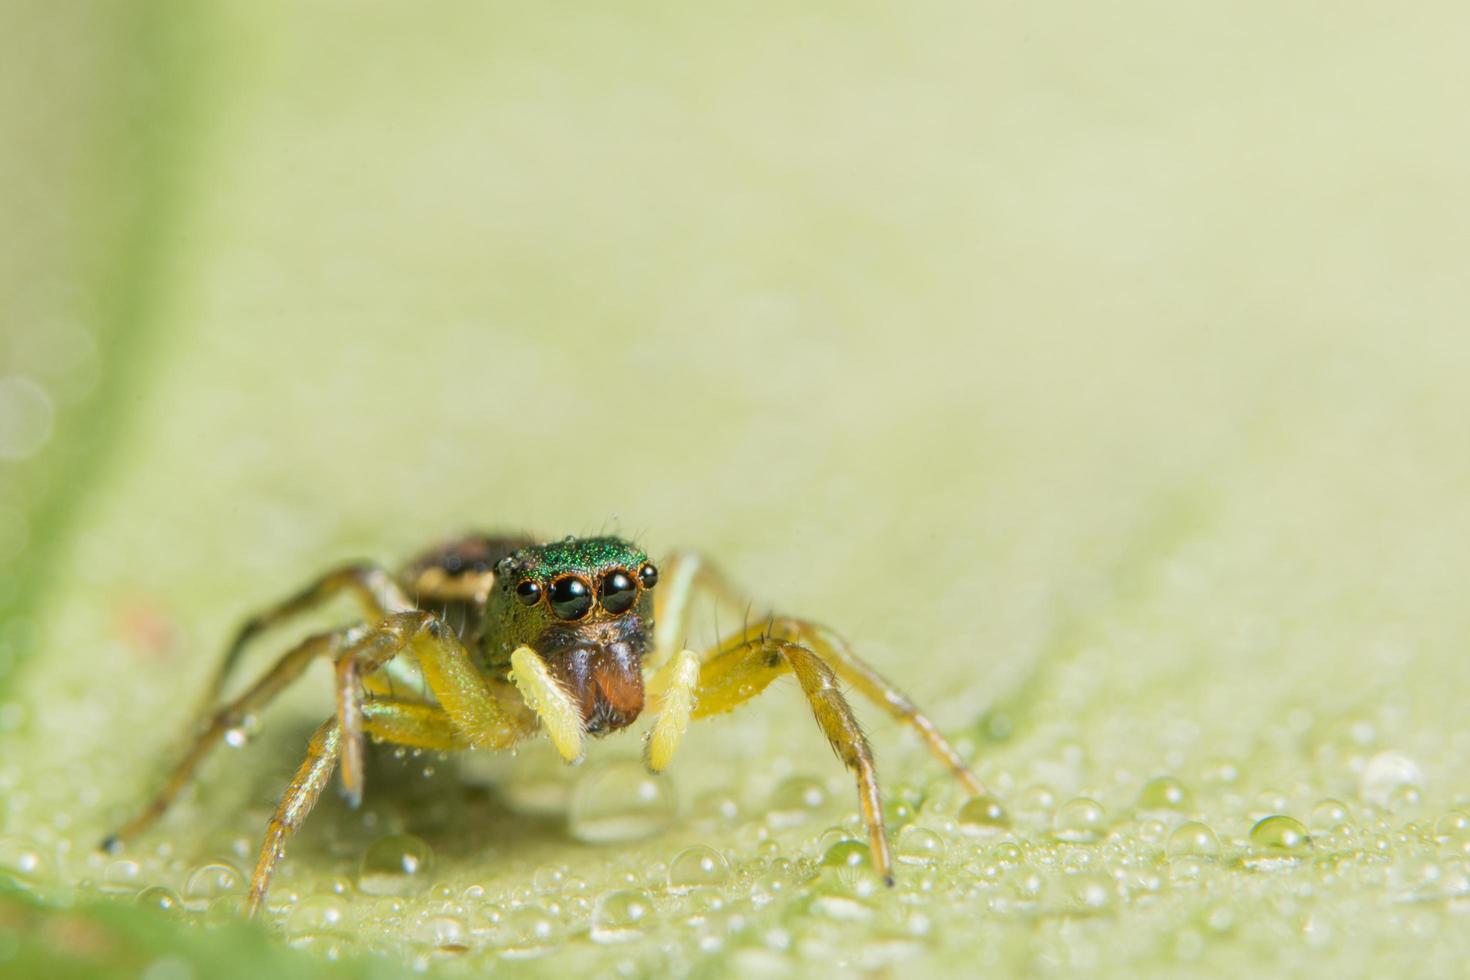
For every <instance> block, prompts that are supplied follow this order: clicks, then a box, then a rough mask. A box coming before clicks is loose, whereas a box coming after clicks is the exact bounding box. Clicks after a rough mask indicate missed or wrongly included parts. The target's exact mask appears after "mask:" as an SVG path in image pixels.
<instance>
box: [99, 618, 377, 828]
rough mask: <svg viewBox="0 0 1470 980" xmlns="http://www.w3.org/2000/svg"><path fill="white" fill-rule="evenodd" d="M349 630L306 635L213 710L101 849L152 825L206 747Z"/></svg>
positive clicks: (330, 649)
mask: <svg viewBox="0 0 1470 980" xmlns="http://www.w3.org/2000/svg"><path fill="white" fill-rule="evenodd" d="M350 632H351V631H350V630H335V631H333V632H330V633H318V634H317V635H315V636H309V637H307V638H306V639H305V640H303V641H301V642H300V643H298V644H297V645H296V646H294V647H292V648H291V649H290V650H289V651H287V652H286V653H285V654H284V655H283V656H282V657H281V659H280V660H278V661H276V664H275V666H274V667H272V668H271V669H270V670H269V671H267V672H266V674H265V675H264V676H263V677H261V679H260V680H258V681H256V682H255V684H254V685H253V686H251V687H250V688H249V689H248V690H247V691H245V692H244V693H243V694H241V695H240V696H239V697H237V698H236V699H235V700H234V701H231V702H230V703H229V704H227V705H225V706H224V707H222V708H220V709H219V710H217V711H216V712H215V713H214V715H213V717H212V718H211V719H210V720H209V723H208V724H207V725H205V726H204V727H203V728H202V730H201V731H199V733H198V734H197V735H196V736H195V738H194V743H193V745H192V746H190V748H189V751H188V752H187V753H185V755H184V758H183V759H182V760H180V762H179V764H178V765H177V766H176V767H175V768H174V771H173V773H172V774H171V775H170V776H169V778H168V781H167V782H165V783H164V784H163V788H162V789H160V790H159V791H158V793H157V795H155V796H154V797H153V800H152V802H150V803H149V804H148V806H147V807H145V808H144V809H143V811H142V812H140V813H139V814H138V815H137V816H135V817H134V818H133V819H132V820H129V821H128V822H127V823H125V824H123V826H122V827H120V828H119V829H118V830H117V832H116V833H114V834H112V835H111V836H110V837H108V838H107V839H106V840H104V841H103V842H102V849H103V850H106V851H113V850H116V849H117V848H118V846H119V845H121V844H122V843H123V842H124V841H128V840H132V839H133V838H134V837H137V836H138V835H139V834H140V833H142V832H143V831H145V830H147V829H148V828H149V827H150V826H152V825H153V824H154V822H156V821H157V820H158V818H159V817H161V816H163V814H164V812H165V811H166V810H168V808H169V807H170V806H172V805H173V803H174V801H175V800H177V799H178V796H179V794H180V793H181V792H183V789H184V787H185V786H187V785H188V784H189V780H190V779H192V778H193V776H194V772H195V770H197V769H198V768H199V764H200V763H202V762H203V761H204V758H205V756H207V755H208V754H209V751H210V750H211V749H213V748H214V747H215V746H216V745H218V744H219V743H220V742H221V740H223V739H224V737H225V734H226V733H227V732H228V731H229V730H230V729H232V728H237V727H238V726H239V725H240V724H241V723H242V722H243V721H244V720H245V716H246V715H248V714H250V713H251V712H254V711H259V710H260V709H261V708H263V707H265V706H266V705H267V704H269V703H270V701H271V700H272V699H273V698H274V697H275V696H276V695H277V694H279V693H281V691H283V690H285V688H286V687H287V686H288V685H289V684H290V683H291V682H292V681H294V680H296V679H297V678H298V677H300V676H301V674H302V673H303V672H304V671H305V670H306V668H307V666H308V665H309V664H310V663H311V662H312V661H313V660H314V659H316V658H317V657H321V656H330V655H331V654H332V653H333V652H335V650H336V649H337V648H338V647H339V646H340V645H341V644H342V643H343V642H344V641H345V640H346V638H347V636H348V634H349V633H350Z"/></svg>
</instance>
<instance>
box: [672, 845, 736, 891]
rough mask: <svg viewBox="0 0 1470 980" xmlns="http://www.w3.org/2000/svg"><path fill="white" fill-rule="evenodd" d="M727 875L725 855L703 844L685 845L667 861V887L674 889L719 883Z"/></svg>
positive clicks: (726, 878)
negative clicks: (671, 859) (672, 858)
mask: <svg viewBox="0 0 1470 980" xmlns="http://www.w3.org/2000/svg"><path fill="white" fill-rule="evenodd" d="M729 877H730V862H729V861H726V860H725V855H723V854H721V853H720V852H719V851H717V850H715V849H714V848H713V847H705V846H704V845H703V844H696V845H694V846H693V847H686V848H685V849H684V850H682V851H680V852H679V853H678V855H677V856H675V858H674V860H673V861H671V862H670V863H669V887H670V888H673V889H675V890H680V891H683V890H687V889H690V888H699V887H704V886H713V885H721V884H724V882H725V881H727V880H728V879H729Z"/></svg>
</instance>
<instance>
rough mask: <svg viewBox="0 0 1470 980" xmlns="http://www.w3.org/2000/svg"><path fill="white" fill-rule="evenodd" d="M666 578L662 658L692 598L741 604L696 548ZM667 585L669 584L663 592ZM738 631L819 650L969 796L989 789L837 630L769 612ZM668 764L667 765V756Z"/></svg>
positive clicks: (670, 737)
mask: <svg viewBox="0 0 1470 980" xmlns="http://www.w3.org/2000/svg"><path fill="white" fill-rule="evenodd" d="M663 578H664V582H662V583H660V593H661V594H660V595H659V597H658V602H659V603H660V605H658V606H656V608H655V623H656V625H655V637H656V640H657V643H658V644H659V647H658V650H659V653H660V655H661V656H662V657H664V658H667V657H669V656H670V655H671V654H672V651H673V648H674V644H675V642H676V641H677V638H678V637H680V636H681V635H682V634H683V632H684V630H685V629H686V628H687V624H688V619H689V615H690V611H691V608H692V605H693V598H694V596H695V595H696V594H697V593H699V592H701V591H704V592H708V593H710V594H711V595H713V596H714V598H715V599H716V600H717V601H718V602H719V603H722V604H723V605H725V606H734V607H740V606H742V605H743V603H742V600H741V598H740V594H739V593H738V592H737V591H736V590H735V588H734V587H733V586H732V585H731V584H730V581H729V579H728V578H726V577H725V575H724V573H723V572H721V571H720V569H719V567H718V566H717V565H715V564H714V563H712V562H710V561H709V560H708V559H705V558H704V557H702V556H700V555H698V554H695V553H693V552H682V553H679V554H676V555H674V556H673V557H671V558H668V559H665V561H664V574H663ZM666 585H667V586H668V587H669V588H668V591H667V592H664V591H663V590H664V587H665V586H666ZM740 635H741V636H743V637H745V638H750V637H755V636H760V635H772V636H778V637H783V638H785V639H788V640H792V641H793V642H795V643H798V644H800V645H802V646H805V647H808V648H810V649H811V650H813V651H815V652H816V653H817V654H818V655H819V656H821V657H822V658H823V659H824V660H826V661H827V663H828V664H829V665H830V666H831V667H832V669H833V670H834V671H836V672H837V675H838V676H839V677H841V678H842V680H843V681H845V682H846V683H847V684H850V685H851V686H852V687H853V688H854V689H855V690H856V691H857V692H858V693H860V694H862V695H863V696H864V697H866V698H867V699H868V700H869V701H872V702H873V703H874V704H876V705H877V706H879V707H880V708H882V709H883V710H884V711H886V712H888V714H889V715H891V716H892V717H893V718H895V719H897V720H898V721H900V722H902V723H903V724H905V725H908V726H909V727H910V728H912V729H914V731H916V732H917V733H918V735H919V737H920V738H922V739H923V740H924V744H925V745H927V746H928V748H929V751H930V752H931V753H933V754H934V756H935V757H936V758H938V759H939V761H940V762H943V763H944V764H945V766H946V767H947V768H948V769H949V771H950V772H951V773H952V774H953V775H954V777H955V778H956V779H958V780H959V781H960V782H961V783H963V784H964V787H965V789H966V791H967V792H969V793H970V795H972V796H979V795H980V794H981V793H984V792H985V785H984V784H983V783H981V782H980V778H979V777H978V776H976V775H975V773H974V772H973V771H972V770H971V769H970V767H969V766H968V765H966V764H965V760H964V758H963V757H962V756H961V755H960V754H959V752H958V751H957V750H956V749H955V747H954V746H953V745H951V744H950V742H949V740H948V739H946V738H945V737H944V736H943V735H942V734H941V733H940V731H939V729H938V727H936V726H935V724H934V722H933V721H931V720H930V719H929V717H928V716H927V715H925V714H924V713H923V712H922V711H920V710H919V708H918V706H917V705H916V704H914V702H913V701H912V700H911V699H910V698H909V697H908V695H906V694H904V693H903V692H902V691H901V690H899V689H898V688H897V687H896V686H894V684H893V683H892V682H891V681H889V680H888V679H887V678H885V677H884V676H883V675H881V674H879V673H878V672H877V671H876V670H874V669H873V668H872V667H870V666H869V665H868V664H867V663H865V662H864V661H863V660H862V659H861V658H859V657H858V656H857V654H855V653H853V652H852V648H851V647H849V646H848V645H847V641H846V640H844V639H843V638H842V637H841V636H839V635H838V634H837V633H835V632H833V631H832V630H830V629H828V628H827V627H825V626H820V625H818V624H816V623H811V622H808V621H806V620H802V619H795V618H792V617H774V618H773V617H766V618H763V619H761V620H760V621H759V622H758V623H756V624H755V625H747V627H746V628H745V630H744V632H743V633H742V634H740ZM660 662H664V661H660ZM667 669H668V668H667V665H666V666H665V667H664V668H663V669H661V670H660V671H659V672H658V673H657V674H655V676H654V679H653V680H652V681H651V683H650V693H657V692H658V691H659V690H660V684H661V681H660V677H661V676H662V675H663V674H664V672H665V671H666V670H667ZM670 728H671V730H670V731H668V732H666V733H665V736H664V737H665V740H666V742H668V744H667V747H666V751H667V753H668V756H669V757H672V755H673V751H674V747H675V746H676V745H677V744H678V735H675V734H674V732H673V731H672V726H670ZM656 730H657V729H655V731H656ZM679 734H682V732H680V733H679ZM664 764H665V765H667V759H666V760H665V763H664Z"/></svg>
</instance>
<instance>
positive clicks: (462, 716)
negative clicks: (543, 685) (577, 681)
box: [337, 610, 565, 806]
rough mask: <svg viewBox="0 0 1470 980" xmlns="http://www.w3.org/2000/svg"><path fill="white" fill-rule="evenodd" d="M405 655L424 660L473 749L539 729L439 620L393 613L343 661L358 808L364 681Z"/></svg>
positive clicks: (348, 789)
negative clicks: (406, 652) (391, 661)
mask: <svg viewBox="0 0 1470 980" xmlns="http://www.w3.org/2000/svg"><path fill="white" fill-rule="evenodd" d="M404 651H409V652H411V653H412V654H413V655H414V657H415V658H416V659H417V660H418V664H419V669H420V671H421V672H422V673H423V675H424V681H425V682H426V683H427V684H428V686H429V692H430V693H431V694H433V696H434V699H435V700H436V701H438V702H439V705H440V706H441V707H442V708H443V710H444V712H445V713H446V714H447V715H448V716H449V717H450V718H452V719H453V721H454V726H455V727H456V728H457V729H458V730H459V732H460V734H461V735H462V736H463V740H464V742H465V743H466V745H468V746H480V747H484V748H491V749H506V748H509V747H510V746H512V745H514V744H515V743H516V742H517V741H519V740H520V739H522V738H524V737H525V736H526V735H528V734H530V733H531V732H532V731H534V730H535V727H536V718H535V715H533V714H531V712H530V711H528V710H527V709H526V707H525V705H523V704H521V703H520V701H519V699H517V698H515V697H514V695H513V692H512V691H511V689H510V688H509V687H508V686H507V685H506V684H504V683H502V682H497V681H495V680H493V679H492V678H490V677H488V676H487V675H486V674H485V673H484V672H483V671H481V669H480V668H479V667H478V666H477V665H476V664H475V662H474V661H473V660H472V659H471V657H470V654H469V651H468V650H466V649H465V647H464V644H462V643H461V642H460V641H459V638H458V637H457V636H456V635H455V633H454V631H453V630H451V629H450V628H449V627H448V626H446V625H445V624H444V623H443V622H442V621H441V620H440V619H439V618H438V617H436V616H434V615H433V614H432V613H429V612H424V611H422V610H414V611H411V612H398V613H393V614H391V615H389V616H387V617H386V618H385V619H384V620H383V622H382V623H381V624H379V625H378V626H377V627H376V628H375V629H374V630H373V631H372V633H371V634H369V635H368V636H367V637H365V638H364V639H363V640H361V641H360V642H358V643H357V644H356V645H354V646H353V647H352V648H351V649H349V650H346V651H345V652H343V653H342V655H341V656H340V657H338V658H337V721H338V725H339V727H340V729H341V735H340V738H341V749H340V754H341V759H342V793H343V796H345V797H346V799H347V802H348V804H349V805H351V806H356V805H357V804H358V803H359V802H360V801H361V800H362V782H363V766H362V759H363V733H364V725H363V706H364V704H365V701H364V690H363V688H364V680H371V677H370V675H372V673H373V672H374V671H376V670H378V669H379V668H380V667H382V666H384V665H385V664H387V663H388V661H390V660H392V659H393V658H394V657H396V656H398V655H399V654H400V653H403V652H404ZM367 686H368V687H369V688H370V689H372V688H377V687H380V685H377V684H375V683H369V684H368V685H367ZM559 690H560V688H558V691H559ZM563 697H565V695H563Z"/></svg>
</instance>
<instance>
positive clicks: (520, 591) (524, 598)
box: [516, 578, 541, 606]
mask: <svg viewBox="0 0 1470 980" xmlns="http://www.w3.org/2000/svg"><path fill="white" fill-rule="evenodd" d="M516 599H518V600H519V601H520V603H521V605H524V606H534V605H535V604H536V603H538V602H540V601H541V583H540V582H538V581H536V580H535V579H533V578H528V579H526V580H525V581H524V582H521V583H519V584H517V585H516Z"/></svg>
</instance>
